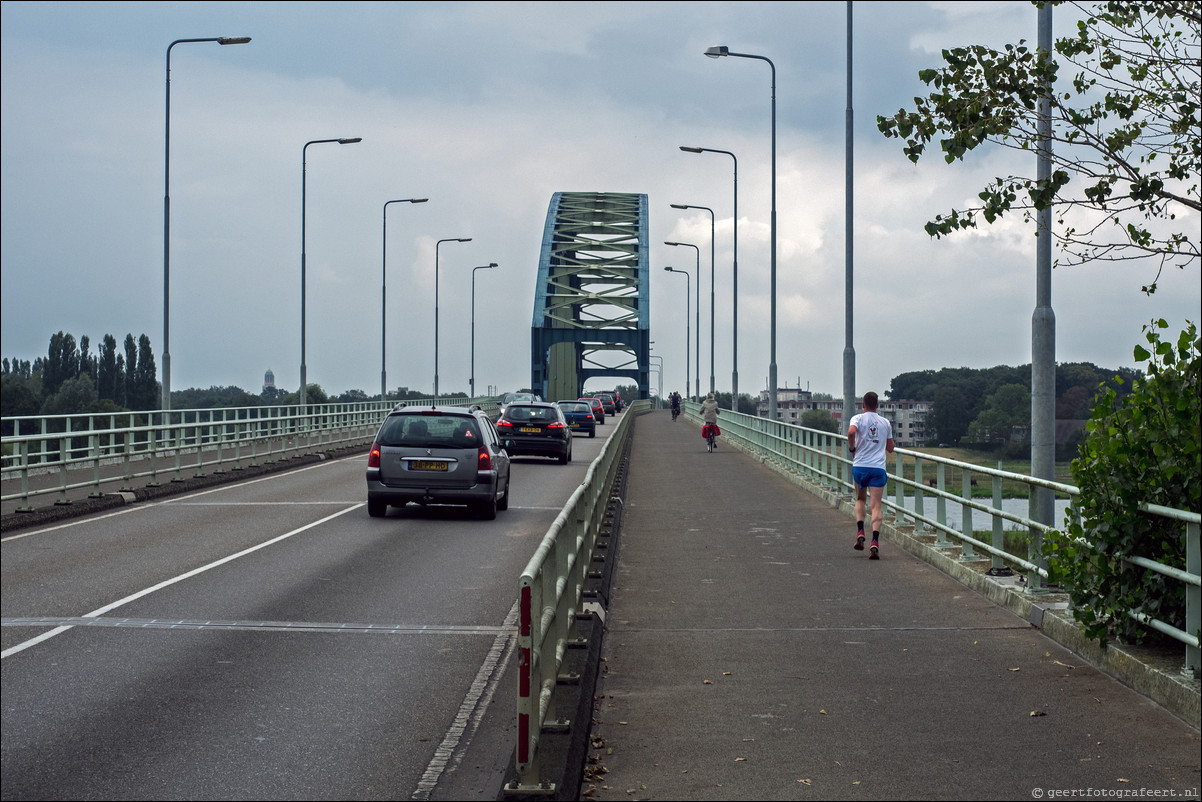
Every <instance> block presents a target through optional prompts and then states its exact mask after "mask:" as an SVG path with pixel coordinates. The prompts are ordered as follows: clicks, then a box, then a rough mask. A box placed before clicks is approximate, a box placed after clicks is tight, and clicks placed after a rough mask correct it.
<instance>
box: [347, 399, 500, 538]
mask: <svg viewBox="0 0 1202 802" xmlns="http://www.w3.org/2000/svg"><path fill="white" fill-rule="evenodd" d="M410 502H414V503H417V504H423V505H424V504H459V505H467V506H469V507H472V508H474V509H475V510H476V511H477V513H478V514H479V515H480V517H481V518H484V519H486V520H492V519H493V518H496V517H497V510H505V509H508V508H509V455H508V454H507V453H506V452H505V449H504V448H503V447H502V445H501V441H500V438H498V437H497V430H496V428H495V427H494V426H493V423H492V421H491V420H490V419H489V417H488V415H486V414H485V413H484V412H483V411H482V410H481V409H480V408H479V407H472V408H470V409H469V408H466V407H406V406H404V405H398V406H397V407H396V408H394V409H393V410H392V412H390V413H388V417H387V418H385V419H384V423H383V424H382V425H381V426H380V431H379V432H378V433H377V434H376V439H375V442H374V443H372V446H371V452H370V453H369V454H368V458H367V512H368V514H369V515H371V516H372V517H373V518H379V517H382V516H384V515H386V514H387V512H388V507H389V506H396V507H403V506H404V505H406V504H408V503H410Z"/></svg>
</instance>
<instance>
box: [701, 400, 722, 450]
mask: <svg viewBox="0 0 1202 802" xmlns="http://www.w3.org/2000/svg"><path fill="white" fill-rule="evenodd" d="M701 419H702V420H703V421H705V425H704V426H702V427H701V436H702V438H704V439H705V440H706V441H708V443H709V449H710V450H713V449H715V448H717V447H718V439H717V438H718V435H720V434H722V432H721V431H720V430H719V429H718V402H717V401H715V400H714V394H713V393H709V394H708V395H706V397H705V400H704V401H702V402H701ZM711 435H712V438H711Z"/></svg>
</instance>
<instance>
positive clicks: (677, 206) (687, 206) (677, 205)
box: [672, 0, 850, 397]
mask: <svg viewBox="0 0 1202 802" xmlns="http://www.w3.org/2000/svg"><path fill="white" fill-rule="evenodd" d="M849 2H850V0H849ZM672 208H673V209H704V210H705V211H707V212H709V213H710V392H711V393H712V392H714V222H715V221H714V210H713V209H711V208H710V207H708V206H692V205H690V204H687V203H673V204H672ZM697 283H698V285H699V286H698V287H697V292H698V295H697V306H698V307H700V306H701V294H700V293H701V287H700V284H701V273H700V268H698V274H697ZM700 320H701V318H700V317H698V324H697V327H698V328H700V327H701V323H700ZM698 333H699V334H700V332H698ZM700 350H701V349H700V347H699V348H698V353H700ZM697 374H698V375H697V381H698V382H700V381H701V371H700V370H698V371H697ZM697 396H698V397H700V396H701V390H700V389H698V390H697Z"/></svg>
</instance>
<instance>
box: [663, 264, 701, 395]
mask: <svg viewBox="0 0 1202 802" xmlns="http://www.w3.org/2000/svg"><path fill="white" fill-rule="evenodd" d="M664 244H665V245H683V246H684V247H686V248H692V249H693V250H694V251H696V252H697V312H696V315H697V334H696V335H695V336H696V338H697V355H696V356H695V357H693V358H694V359H695V360H696V365H697V379H696V381H697V390H696V397H697V399H698V400H700V398H701V249H700V248H698V247H697V246H696V245H693V244H691V243H688V242H668V241H667V240H665V241H664ZM684 392H685V395H688V394H689V385H688V384H686V385H685V386H684Z"/></svg>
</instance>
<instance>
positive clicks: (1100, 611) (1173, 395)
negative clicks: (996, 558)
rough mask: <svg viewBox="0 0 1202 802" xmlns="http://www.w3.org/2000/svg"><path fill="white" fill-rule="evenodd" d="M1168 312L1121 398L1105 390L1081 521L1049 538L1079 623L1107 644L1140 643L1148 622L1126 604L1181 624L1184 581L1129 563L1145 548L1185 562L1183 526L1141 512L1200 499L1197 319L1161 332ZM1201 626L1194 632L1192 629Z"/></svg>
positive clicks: (1080, 481)
mask: <svg viewBox="0 0 1202 802" xmlns="http://www.w3.org/2000/svg"><path fill="white" fill-rule="evenodd" d="M1167 327H1168V324H1167V323H1166V322H1165V321H1164V320H1157V321H1153V322H1152V323H1151V324H1150V325H1148V326H1145V327H1144V332H1145V338H1146V340H1147V342H1148V345H1149V347H1148V348H1145V347H1143V346H1136V348H1135V359H1136V360H1137V361H1139V362H1147V363H1148V365H1147V371H1146V378H1144V379H1141V380H1137V381H1136V382H1135V383H1134V386H1133V387H1132V390H1131V393H1130V394H1129V395H1128V396H1127V397H1126V398H1125V399H1122V400H1120V399H1119V398H1118V396H1117V394H1116V393H1115V392H1114V390H1112V389H1106V390H1105V391H1104V392H1103V393H1102V394H1101V396H1100V397H1099V400H1098V404H1097V406H1096V407H1095V408H1094V412H1093V417H1092V419H1091V420H1090V422H1089V425H1088V431H1089V434H1088V436H1087V437H1086V440H1085V443H1084V445H1083V447H1082V450H1081V455H1080V457H1078V458H1077V459H1075V460H1073V464H1072V468H1073V476H1074V479H1075V481H1076V483H1077V485H1078V486H1079V487H1080V488H1081V497H1080V499H1079V501H1078V512H1079V518H1080V520H1079V522H1075V523H1071V524H1070V525H1069V526H1068V531H1067V532H1066V533H1054V534H1053V535H1052V536H1050V537H1047V538H1045V540H1044V545H1043V553H1044V556H1045V557H1047V558H1048V566H1049V577H1050V580H1051V581H1052V582H1057V583H1060V584H1062V585H1064V586H1065V587H1066V588H1067V589H1068V590H1069V593H1070V594H1071V596H1072V600H1073V603H1074V605H1073V606H1074V612H1073V614H1074V616H1075V617H1076V618H1077V621H1078V622H1079V623H1080V624H1081V627H1082V630H1083V631H1084V632H1085V633H1086V635H1088V636H1089V637H1091V638H1094V639H1096V640H1100V641H1102V642H1103V643H1104V642H1105V641H1106V639H1107V638H1109V637H1119V638H1121V639H1123V640H1125V641H1130V642H1140V641H1141V640H1142V639H1143V638H1144V637H1145V634H1146V630H1145V629H1144V628H1143V627H1142V626H1141V625H1139V624H1138V623H1137V622H1135V621H1134V620H1133V619H1131V618H1129V617H1128V616H1127V615H1126V611H1127V610H1130V609H1138V610H1140V611H1142V612H1143V613H1144V614H1146V615H1149V616H1151V617H1153V618H1158V619H1160V620H1161V621H1165V622H1166V623H1169V624H1172V625H1173V626H1176V627H1178V628H1181V629H1184V628H1185V589H1184V586H1183V585H1182V583H1181V582H1178V581H1176V580H1172V579H1169V578H1167V577H1164V576H1161V575H1160V574H1157V573H1155V572H1153V571H1149V570H1147V569H1144V568H1140V567H1138V566H1135V565H1132V564H1130V563H1128V562H1127V561H1125V560H1123V559H1122V557H1124V556H1127V557H1131V556H1139V557H1146V558H1148V559H1150V560H1154V561H1156V562H1160V563H1163V564H1165V565H1169V566H1173V567H1176V568H1182V569H1184V568H1185V525H1184V524H1182V523H1180V522H1177V521H1171V520H1168V519H1165V518H1161V517H1158V516H1153V515H1150V514H1147V513H1143V512H1140V510H1139V505H1140V504H1142V503H1145V502H1147V503H1150V504H1159V505H1162V506H1165V507H1172V508H1175V509H1182V510H1188V511H1191V512H1198V511H1199V509H1200V508H1202V499H1200V495H1202V428H1200V427H1202V423H1200V421H1202V381H1200V372H1202V363H1200V362H1199V339H1198V330H1197V327H1196V326H1195V324H1193V323H1189V324H1188V325H1187V327H1186V329H1185V330H1184V331H1182V332H1181V334H1180V335H1179V336H1178V337H1177V339H1176V341H1172V340H1165V339H1162V337H1161V332H1162V331H1163V330H1164V329H1166V328H1167ZM1195 634H1197V633H1195Z"/></svg>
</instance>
